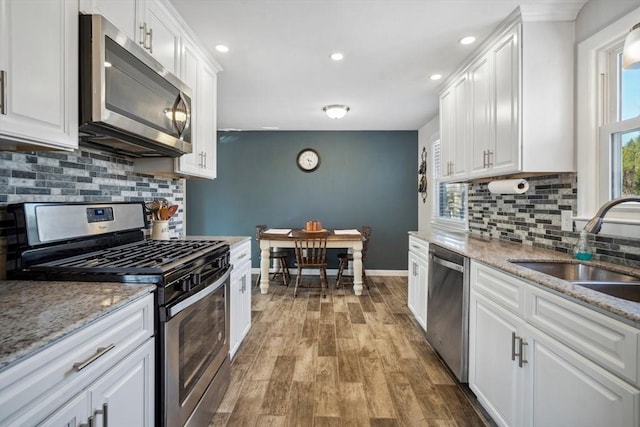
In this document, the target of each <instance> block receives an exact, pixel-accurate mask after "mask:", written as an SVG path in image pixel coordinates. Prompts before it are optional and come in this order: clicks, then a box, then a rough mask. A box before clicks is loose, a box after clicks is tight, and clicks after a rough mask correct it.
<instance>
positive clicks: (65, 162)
mask: <svg viewBox="0 0 640 427" xmlns="http://www.w3.org/2000/svg"><path fill="white" fill-rule="evenodd" d="M184 197H185V181H184V180H183V179H169V178H164V177H157V176H152V175H144V174H139V173H136V172H134V170H133V161H132V159H131V158H128V157H124V156H119V155H115V154H111V153H105V152H102V151H99V150H93V149H90V148H81V149H80V150H76V151H73V152H62V151H43V152H8V151H0V245H1V246H0V253H6V248H7V244H9V245H10V244H11V242H10V241H7V237H8V236H10V230H12V226H13V221H12V220H11V219H10V218H8V217H7V215H6V211H5V210H4V209H3V208H4V206H6V205H7V204H11V203H20V202H49V201H55V202H104V201H116V202H120V201H123V202H124V201H149V200H153V199H163V198H166V199H168V200H169V201H170V202H171V203H174V204H177V205H179V206H180V208H179V209H178V212H177V213H176V214H175V215H174V216H173V217H172V218H171V222H170V229H171V231H170V235H171V237H177V236H182V235H184V213H185V211H184V200H185V199H184ZM9 238H10V237H9ZM3 273H4V268H3V269H2V270H0V275H1V276H2V277H3V276H4V274H3Z"/></svg>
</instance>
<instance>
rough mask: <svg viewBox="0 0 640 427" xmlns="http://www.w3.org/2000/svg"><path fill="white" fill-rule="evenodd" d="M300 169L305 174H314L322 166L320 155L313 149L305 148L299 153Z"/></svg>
mask: <svg viewBox="0 0 640 427" xmlns="http://www.w3.org/2000/svg"><path fill="white" fill-rule="evenodd" d="M297 163H298V167H299V168H300V169H301V170H302V171H304V172H313V171H314V170H316V169H318V166H320V155H319V154H318V152H317V151H316V150H314V149H312V148H305V149H304V150H302V151H300V153H298V158H297Z"/></svg>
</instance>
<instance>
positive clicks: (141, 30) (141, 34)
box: [138, 22, 147, 49]
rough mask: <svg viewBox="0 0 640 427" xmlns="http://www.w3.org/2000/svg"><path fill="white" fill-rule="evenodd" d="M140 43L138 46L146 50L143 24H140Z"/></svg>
mask: <svg viewBox="0 0 640 427" xmlns="http://www.w3.org/2000/svg"><path fill="white" fill-rule="evenodd" d="M138 28H140V41H139V42H138V44H139V45H140V46H142V48H143V49H146V48H147V23H146V22H143V23H142V24H140V27H138Z"/></svg>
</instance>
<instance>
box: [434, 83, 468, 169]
mask: <svg viewBox="0 0 640 427" xmlns="http://www.w3.org/2000/svg"><path fill="white" fill-rule="evenodd" d="M468 93H469V79H468V77H467V75H466V74H464V75H462V76H460V77H459V78H458V79H456V81H455V82H454V83H453V84H452V85H451V87H450V88H449V90H447V91H445V92H444V93H443V94H442V96H441V98H440V106H441V107H440V108H441V113H440V114H441V115H440V129H441V140H442V141H447V143H441V145H440V150H441V151H440V176H441V178H442V180H443V181H455V180H458V179H460V178H463V179H464V178H465V177H466V176H467V164H466V154H465V150H467V143H468V138H469V123H468V116H467V111H468V107H467V97H468Z"/></svg>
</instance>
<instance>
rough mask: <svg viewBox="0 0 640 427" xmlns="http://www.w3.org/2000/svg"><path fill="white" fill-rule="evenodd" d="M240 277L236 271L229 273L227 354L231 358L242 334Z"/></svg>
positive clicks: (238, 345)
mask: <svg viewBox="0 0 640 427" xmlns="http://www.w3.org/2000/svg"><path fill="white" fill-rule="evenodd" d="M234 269H235V267H234ZM242 277H243V276H242V274H240V273H239V272H237V271H233V272H232V274H231V287H230V289H231V290H230V298H229V313H230V316H229V317H230V319H229V321H230V325H229V354H230V356H231V358H233V356H234V355H235V354H236V351H238V348H240V342H241V338H240V336H241V335H242V332H241V328H242V317H243V316H242V309H243V307H242V300H243V298H242V286H243V280H242Z"/></svg>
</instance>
